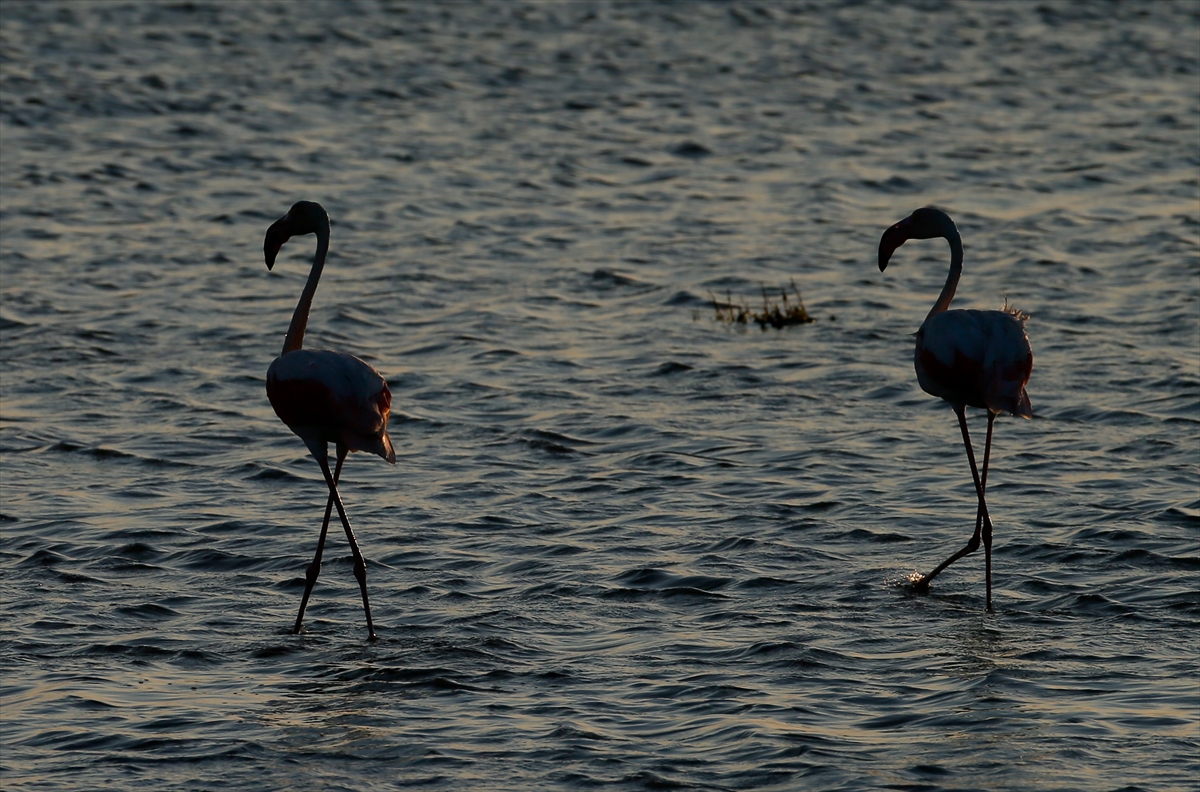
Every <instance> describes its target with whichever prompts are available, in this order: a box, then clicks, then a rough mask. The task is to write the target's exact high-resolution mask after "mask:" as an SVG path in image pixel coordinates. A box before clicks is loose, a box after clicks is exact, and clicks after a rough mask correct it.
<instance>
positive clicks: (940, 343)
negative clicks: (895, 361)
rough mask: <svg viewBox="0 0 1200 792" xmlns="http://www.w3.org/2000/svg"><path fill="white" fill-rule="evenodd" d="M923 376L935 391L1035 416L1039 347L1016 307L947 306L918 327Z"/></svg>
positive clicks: (919, 379)
mask: <svg viewBox="0 0 1200 792" xmlns="http://www.w3.org/2000/svg"><path fill="white" fill-rule="evenodd" d="M913 362H914V365H915V367H916V369H917V382H919V383H920V385H921V389H922V390H924V391H925V392H926V393H928V394H929V395H930V396H937V397H938V398H939V399H945V400H946V401H948V402H950V403H951V404H965V405H966V406H968V407H978V408H980V409H984V410H988V411H990V412H993V413H1008V414H1010V415H1020V416H1023V417H1025V418H1029V417H1031V416H1032V415H1033V407H1032V405H1031V404H1030V402H1029V394H1027V393H1026V392H1025V384H1026V383H1027V382H1029V375H1030V374H1031V373H1032V372H1033V349H1032V348H1031V347H1030V345H1029V337H1028V336H1026V335H1025V322H1024V319H1023V317H1022V316H1021V315H1020V314H1017V313H1013V312H1011V311H962V310H957V311H943V312H942V313H938V314H934V315H933V316H931V317H929V318H928V319H926V320H925V322H924V323H923V324H922V325H921V329H920V330H918V331H917V348H916V354H915V355H914V361H913Z"/></svg>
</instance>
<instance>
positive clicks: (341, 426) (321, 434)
mask: <svg viewBox="0 0 1200 792" xmlns="http://www.w3.org/2000/svg"><path fill="white" fill-rule="evenodd" d="M303 234H316V235H317V253H316V255H315V256H314V257H313V263H312V269H311V270H310V271H309V273H308V282H307V283H305V284H304V291H303V292H301V293H300V301H299V302H298V303H296V311H295V313H293V314H292V323H291V325H290V326H289V327H288V331H287V337H286V338H285V339H284V342H283V351H282V352H280V353H279V357H277V358H275V360H274V361H273V362H272V363H271V366H270V368H268V369H267V398H268V399H270V400H271V406H272V407H273V408H275V414H276V415H278V416H279V419H280V420H281V421H283V422H284V423H285V424H287V427H288V428H289V429H291V430H292V431H293V432H294V433H295V434H296V435H297V436H298V437H299V438H300V439H301V440H303V441H304V445H306V446H308V450H309V451H310V452H312V455H313V456H314V457H315V458H316V460H317V464H318V465H320V466H321V473H322V474H323V475H324V476H325V483H326V484H327V485H328V486H329V503H328V504H326V506H325V520H324V522H323V523H322V524H321V538H320V539H319V540H318V541H317V553H316V555H315V556H314V557H313V560H312V563H311V564H309V565H308V568H307V570H306V571H305V578H306V583H305V586H304V597H303V599H301V600H300V613H299V614H298V615H297V616H296V626H295V627H294V628H293V630H292V632H294V633H299V632H300V627H301V624H302V623H303V621H304V608H305V607H306V606H307V605H308V598H309V595H311V594H312V590H313V585H314V584H316V582H317V575H319V574H320V573H321V553H322V551H323V550H324V548H325V535H326V533H327V532H328V530H329V518H330V515H331V513H332V511H333V508H334V507H335V506H336V507H337V512H338V517H340V518H341V520H342V527H343V528H345V529H346V538H347V539H349V540H350V549H351V551H353V553H354V577H355V578H357V579H358V587H359V589H360V590H361V591H362V601H363V611H365V612H366V615H367V636H368V638H369V639H370V640H375V626H374V624H373V623H372V621H371V603H370V601H369V600H368V599H367V564H366V561H364V560H363V556H362V553H361V552H359V549H358V542H356V541H355V539H354V531H353V530H352V529H351V528H350V520H349V519H347V517H346V509H345V507H344V506H343V505H342V499H341V496H340V495H339V494H338V489H337V483H338V478H339V477H340V476H341V473H342V463H343V462H344V461H345V460H346V454H347V453H349V452H350V451H370V452H371V453H373V454H378V455H379V456H381V457H383V458H384V459H386V460H387V461H388V462H389V463H391V464H393V465H394V464H396V452H395V450H393V448H392V441H391V438H389V437H388V433H387V423H388V416H389V414H390V412H391V405H392V394H391V392H390V391H389V390H388V386H387V382H386V381H384V379H383V377H381V376H380V375H379V372H378V371H376V370H375V369H374V368H372V367H371V366H370V365H368V364H367V363H366V362H364V361H362V360H359V359H358V358H356V357H354V356H353V355H347V354H346V353H345V352H334V351H332V350H328V349H302V348H301V347H302V345H303V343H304V329H305V327H306V326H307V325H308V312H309V309H310V308H311V307H312V301H313V295H315V294H316V292H317V282H318V281H319V280H320V278H321V270H322V269H323V268H324V266H325V256H326V255H327V254H328V252H329V215H328V214H327V213H326V211H325V209H324V207H322V206H321V205H320V204H319V203H313V202H312V201H299V202H298V203H296V204H294V205H293V206H292V208H291V209H289V210H288V213H287V214H285V215H284V216H283V217H281V218H279V219H278V220H276V221H275V222H274V223H273V224H272V225H271V227H270V228H268V229H267V236H266V239H265V240H264V242H263V253H264V254H265V256H266V260H267V269H268V270H269V269H271V268H272V267H273V266H274V265H275V256H276V255H277V254H278V253H279V249H280V248H281V247H283V243H285V242H287V241H288V239H290V238H291V237H294V236H300V235H303ZM330 443H333V444H334V447H335V449H336V452H337V464H336V466H335V467H334V469H333V471H332V472H330V470H329V444H330Z"/></svg>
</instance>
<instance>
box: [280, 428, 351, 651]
mask: <svg viewBox="0 0 1200 792" xmlns="http://www.w3.org/2000/svg"><path fill="white" fill-rule="evenodd" d="M347 453H349V449H347V448H346V447H345V446H344V445H341V444H340V443H339V444H338V447H337V464H336V465H335V466H334V468H333V483H334V484H337V483H338V480H339V479H340V478H341V476H342V463H343V462H345V461H346V454H347ZM332 514H333V495H332V494H331V495H330V496H329V502H328V503H326V504H325V519H324V520H323V521H322V522H321V538H320V539H318V540H317V554H316V555H314V556H313V560H312V563H311V564H309V565H308V568H307V569H306V570H304V577H305V584H304V596H303V597H302V598H301V599H300V612H299V613H298V614H296V626H295V627H293V628H292V633H293V634H295V635H299V634H300V626H301V624H302V623H303V622H304V609H305V608H306V607H308V598H309V596H310V595H311V594H312V590H313V586H314V585H316V582H317V575H320V574H321V554H322V553H323V552H324V550H325V535H326V534H327V533H328V532H329V518H330V516H331V515H332Z"/></svg>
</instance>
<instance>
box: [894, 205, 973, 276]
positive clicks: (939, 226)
mask: <svg viewBox="0 0 1200 792" xmlns="http://www.w3.org/2000/svg"><path fill="white" fill-rule="evenodd" d="M951 236H955V237H956V236H958V229H956V228H955V226H954V221H953V220H951V219H950V215H948V214H946V213H945V212H943V211H942V210H941V209H934V208H933V207H932V206H923V207H921V208H920V209H918V210H917V211H915V212H913V213H912V214H910V215H909V216H908V217H906V218H904V219H903V220H901V221H900V222H899V223H896V224H895V225H893V226H892V227H891V228H889V229H888V230H887V231H884V232H883V237H882V238H881V239H880V240H879V271H880V272H883V271H884V270H885V269H887V265H888V261H890V260H891V258H892V253H894V252H896V248H898V247H900V246H901V245H903V244H904V243H905V242H907V241H908V240H910V239H933V238H935V237H942V238H943V239H950V238H951Z"/></svg>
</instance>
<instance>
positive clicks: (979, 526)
mask: <svg viewBox="0 0 1200 792" xmlns="http://www.w3.org/2000/svg"><path fill="white" fill-rule="evenodd" d="M954 412H955V414H956V415H958V426H959V428H960V429H961V430H962V436H963V445H964V446H966V449H967V461H968V462H970V464H971V479H972V480H973V481H974V483H975V494H976V495H977V496H978V498H979V508H978V509H977V511H976V516H975V533H973V534H972V535H971V539H970V541H968V542H967V544H966V546H965V547H963V548H962V549H961V550H959V551H958V552H957V553H955V554H954V555H952V556H950V557H949V558H947V559H946V560H945V561H943V562H942V563H940V564H938V565H937V567H936V568H934V570H933V571H932V572H930V573H929V574H928V575H925V576H924V577H922V578H921V579H920V580H918V581H917V582H915V583H913V585H912V588H913V590H914V591H928V590H929V584H930V582H931V581H932V580H933V579H934V578H935V577H937V576H938V575H939V574H941V572H942V570H943V569H945V568H946V567H948V566H950V565H951V564H953V563H954V562H955V561H957V560H958V559H960V558H962V557H963V556H965V555H968V554H970V553H973V552H975V551H976V550H978V549H979V544H980V539H981V538H982V537H983V536H986V537H987V539H986V545H985V546H986V547H990V545H991V537H992V520H991V517H990V516H988V510H987V501H986V500H985V499H984V481H986V479H983V478H981V477H980V475H979V470H978V468H977V467H976V466H975V450H974V449H973V448H972V446H971V433H970V432H969V431H968V430H967V416H966V412H965V411H964V409H963V407H962V406H961V405H957V404H956V405H954ZM994 418H995V416H993V415H992V414H991V412H989V413H988V441H987V445H986V447H985V449H984V476H986V475H987V462H988V457H989V456H990V453H991V440H992V421H993V420H994ZM988 579H989V580H990V579H991V577H990V575H989V576H988ZM991 603H992V597H991V587H990V586H989V587H988V593H987V606H988V610H991Z"/></svg>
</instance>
